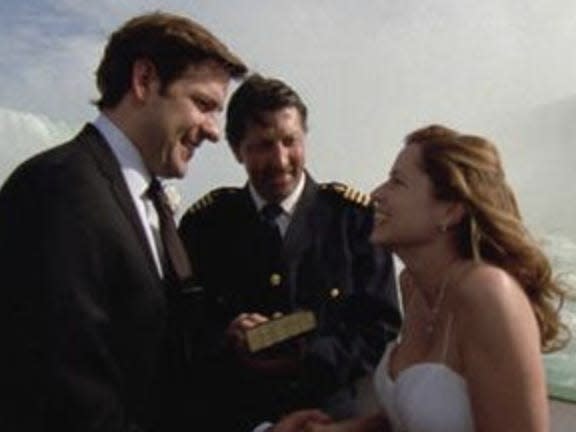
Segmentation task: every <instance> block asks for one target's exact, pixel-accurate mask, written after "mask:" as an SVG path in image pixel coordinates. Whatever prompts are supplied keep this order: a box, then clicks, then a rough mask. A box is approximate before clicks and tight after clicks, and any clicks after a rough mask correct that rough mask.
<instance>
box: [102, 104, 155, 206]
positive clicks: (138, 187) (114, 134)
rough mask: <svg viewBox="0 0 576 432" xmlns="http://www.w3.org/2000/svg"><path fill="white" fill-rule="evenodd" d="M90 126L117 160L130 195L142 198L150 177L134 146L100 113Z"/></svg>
mask: <svg viewBox="0 0 576 432" xmlns="http://www.w3.org/2000/svg"><path fill="white" fill-rule="evenodd" d="M92 124H93V125H94V126H95V127H96V129H98V131H100V133H101V134H102V135H103V136H104V138H105V139H106V141H107V142H108V144H109V145H110V148H111V149H112V152H113V153H114V155H115V156H116V159H118V162H119V163H120V167H121V170H122V174H123V176H124V179H125V180H126V183H127V185H128V189H129V190H130V193H131V194H132V195H133V196H137V197H140V198H142V197H143V196H144V194H145V193H146V190H147V189H148V185H149V184H150V181H151V180H152V177H151V176H150V173H149V172H148V169H147V168H146V166H145V165H144V161H143V160H142V156H141V155H140V152H139V151H138V149H137V148H136V146H135V145H134V144H133V143H132V141H130V140H129V139H128V137H127V136H126V135H125V134H124V132H122V131H121V130H120V129H119V128H118V126H116V125H115V124H114V123H113V122H112V121H111V120H110V119H109V118H108V117H107V116H106V115H105V114H102V113H101V114H100V115H99V116H98V118H96V120H95V121H94V122H93V123H92Z"/></svg>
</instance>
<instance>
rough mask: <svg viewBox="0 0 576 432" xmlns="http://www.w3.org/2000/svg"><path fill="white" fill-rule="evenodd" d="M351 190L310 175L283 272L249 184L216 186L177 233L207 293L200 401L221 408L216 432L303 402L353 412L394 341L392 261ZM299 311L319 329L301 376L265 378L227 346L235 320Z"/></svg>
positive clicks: (368, 210)
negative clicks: (361, 383)
mask: <svg viewBox="0 0 576 432" xmlns="http://www.w3.org/2000/svg"><path fill="white" fill-rule="evenodd" d="M343 189H345V187H344V186H343V185H338V184H322V185H319V184H317V183H316V182H314V180H312V178H310V177H309V176H308V178H307V181H306V186H305V189H304V191H303V195H302V197H301V198H300V200H299V202H298V204H297V207H296V209H295V213H294V214H293V217H292V220H291V222H290V225H289V227H288V231H287V232H286V235H285V237H284V249H283V251H282V257H281V265H280V266H278V263H277V262H275V259H274V253H273V252H272V251H271V250H270V249H269V246H268V245H269V242H267V241H266V238H265V235H264V232H265V229H263V225H262V220H261V218H260V215H259V214H258V212H257V210H256V208H255V205H254V203H253V200H252V198H251V197H250V193H249V190H248V187H245V188H243V189H238V188H221V189H218V190H215V191H213V192H211V193H210V194H208V195H207V196H206V197H204V198H202V199H201V200H199V202H198V203H196V204H195V205H194V206H192V207H191V209H190V210H189V211H188V212H187V213H186V214H185V215H184V216H183V218H182V220H181V223H180V233H181V235H182V238H183V241H184V243H185V245H186V248H187V250H188V251H189V254H190V256H191V259H192V263H193V267H194V271H195V273H196V276H197V279H198V280H197V282H198V285H200V286H201V287H203V289H204V291H205V295H206V304H205V308H204V309H205V311H206V316H205V318H204V322H205V325H206V327H204V333H203V335H204V341H203V342H199V343H198V345H197V346H198V347H203V348H198V349H199V350H200V351H202V353H201V354H204V355H205V356H206V357H207V360H206V361H205V362H204V364H203V365H202V366H199V367H198V369H199V371H200V373H199V375H200V377H196V379H195V380H194V382H195V383H196V384H195V385H196V386H197V385H198V382H199V381H200V380H201V379H202V378H206V380H207V385H206V390H205V391H204V392H203V394H202V396H201V397H199V398H198V399H202V401H203V402H204V403H206V404H207V405H208V406H210V405H213V408H214V409H218V410H219V411H220V412H222V413H223V415H222V416H219V418H218V420H220V421H221V422H222V423H220V424H219V426H218V427H216V426H215V425H216V424H218V423H214V421H215V419H211V420H210V422H212V425H213V426H212V427H214V430H222V431H224V430H225V431H234V430H239V431H246V430H249V429H248V428H249V427H251V426H253V425H254V424H257V423H258V421H260V420H264V419H274V418H275V417H277V416H279V415H281V414H283V413H285V412H288V411H291V410H294V409H298V408H301V407H313V406H315V407H321V408H324V409H326V410H328V411H329V412H330V413H331V414H333V415H335V416H336V417H344V416H348V415H352V414H353V413H354V409H353V399H354V397H355V392H354V388H353V385H352V384H353V382H354V381H355V380H356V379H357V378H358V377H360V376H362V375H364V374H366V373H367V372H369V371H371V370H372V368H373V366H374V365H375V363H376V362H377V361H378V359H379V358H380V356H381V354H382V353H383V352H384V349H385V346H386V343H387V342H388V341H389V340H390V339H392V338H393V337H395V334H396V332H395V329H396V327H397V326H398V324H399V313H398V307H397V306H398V303H397V295H396V286H395V278H394V269H393V263H392V259H391V256H390V255H389V254H387V253H385V252H383V251H381V250H375V248H374V247H373V246H372V245H371V244H370V243H369V241H368V237H369V234H370V232H371V228H372V222H373V213H372V207H371V206H369V205H367V202H366V201H362V199H360V198H358V197H357V195H354V194H353V193H352V192H351V191H349V192H350V193H343V192H342V190H343ZM339 191H340V192H339ZM355 197H356V198H355ZM274 273H278V274H279V275H280V280H281V283H280V284H279V285H275V283H276V282H278V278H277V277H276V280H274V277H272V278H271V275H272V274H274ZM301 308H304V309H310V310H312V311H313V312H314V313H315V315H316V318H317V321H318V327H317V329H316V330H315V331H314V332H313V333H312V334H310V335H309V336H307V337H306V338H305V343H304V350H303V354H302V356H301V358H300V360H299V363H300V371H299V372H298V373H295V374H292V375H291V376H287V377H285V378H278V377H276V378H270V377H266V376H263V375H259V374H258V373H253V372H251V371H250V370H248V369H246V368H244V367H243V366H242V364H241V363H240V362H238V361H236V358H235V356H234V355H233V354H232V353H231V352H230V351H229V350H228V347H227V344H226V340H225V337H224V331H225V328H226V327H227V325H228V324H229V323H230V321H231V320H232V319H233V318H234V317H235V316H237V315H238V314H239V313H241V312H260V313H263V314H265V315H270V314H272V313H273V312H277V311H279V312H283V313H287V312H290V311H294V310H297V309H301ZM263 355H266V354H263ZM199 363H200V364H202V362H199ZM211 399H212V400H211ZM208 410H209V408H207V409H206V410H205V411H206V412H208Z"/></svg>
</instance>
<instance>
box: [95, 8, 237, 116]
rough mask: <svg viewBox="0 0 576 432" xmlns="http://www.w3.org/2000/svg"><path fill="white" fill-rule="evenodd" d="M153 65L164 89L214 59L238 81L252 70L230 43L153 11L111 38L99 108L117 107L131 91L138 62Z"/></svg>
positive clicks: (101, 72)
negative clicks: (133, 74)
mask: <svg viewBox="0 0 576 432" xmlns="http://www.w3.org/2000/svg"><path fill="white" fill-rule="evenodd" d="M141 59H146V60H148V61H150V62H151V63H152V64H153V65H154V67H155V68H156V71H157V73H158V78H159V79H160V83H161V86H162V89H165V88H166V87H167V86H168V85H169V84H170V83H171V82H173V81H174V80H176V79H178V78H180V76H181V75H182V74H183V72H184V71H185V70H186V69H187V68H188V66H190V64H194V63H200V62H203V61H206V60H214V61H216V62H218V63H220V64H221V65H222V67H224V68H225V69H226V70H228V71H229V73H230V75H231V77H232V78H240V77H242V76H243V75H244V74H245V73H246V71H247V67H246V65H245V64H244V63H243V62H242V60H240V58H239V57H237V56H236V55H235V54H234V53H232V52H231V51H230V50H229V49H228V47H226V45H224V43H222V42H221V41H220V40H219V39H218V38H217V37H216V36H214V35H213V34H212V33H210V32H209V31H208V30H207V29H205V28H204V27H202V26H201V25H200V24H198V23H196V22H195V21H192V20H191V19H189V18H186V17H183V16H179V15H174V14H169V13H164V12H153V13H149V14H145V15H140V16H137V17H135V18H132V19H130V20H129V21H127V22H126V23H125V24H124V25H123V26H122V27H120V28H119V29H118V30H116V31H115V32H114V33H112V35H111V36H110V39H109V41H108V45H107V46H106V49H105V51H104V57H103V58H102V61H101V63H100V65H99V66H98V69H97V71H96V82H97V85H98V89H99V90H100V94H101V98H100V99H99V100H98V101H96V102H95V103H96V105H97V106H98V108H100V109H103V108H113V107H115V106H116V105H117V104H118V103H119V102H120V100H122V97H123V96H124V95H125V94H126V92H127V91H128V89H129V88H130V86H131V77H132V68H133V65H134V62H135V61H137V60H141Z"/></svg>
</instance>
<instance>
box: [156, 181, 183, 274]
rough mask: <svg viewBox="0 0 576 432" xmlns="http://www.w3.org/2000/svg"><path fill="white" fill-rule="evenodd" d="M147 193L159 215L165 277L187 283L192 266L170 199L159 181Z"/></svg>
mask: <svg viewBox="0 0 576 432" xmlns="http://www.w3.org/2000/svg"><path fill="white" fill-rule="evenodd" d="M147 193H148V197H149V198H150V199H151V200H152V203H153V204H154V208H155V209H156V212H157V213H158V221H159V224H160V227H159V228H160V238H161V239H162V246H163V247H164V256H163V259H162V261H163V268H164V273H165V277H167V278H168V279H172V280H175V281H177V282H186V281H188V280H189V279H190V278H191V277H192V266H191V265H190V260H189V258H188V254H187V253H186V250H185V249H184V245H183V244H182V240H181V239H180V236H179V234H178V230H177V228H176V223H175V222H174V215H173V212H172V209H171V208H170V205H169V203H168V197H167V196H166V193H165V192H164V189H163V188H162V185H161V184H160V182H159V181H158V179H156V178H154V179H153V180H152V182H151V183H150V186H149V188H148V192H147Z"/></svg>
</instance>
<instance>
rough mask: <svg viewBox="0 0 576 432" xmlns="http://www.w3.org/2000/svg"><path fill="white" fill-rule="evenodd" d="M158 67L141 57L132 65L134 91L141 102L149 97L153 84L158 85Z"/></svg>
mask: <svg viewBox="0 0 576 432" xmlns="http://www.w3.org/2000/svg"><path fill="white" fill-rule="evenodd" d="M157 81H158V74H157V72H156V67H155V66H154V64H153V63H152V62H151V61H150V60H146V59H139V60H136V61H135V62H134V65H133V66H132V93H133V94H134V97H135V98H136V100H138V101H139V102H143V101H145V100H146V99H147V97H148V95H150V93H151V92H152V89H153V86H155V85H158V84H157Z"/></svg>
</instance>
